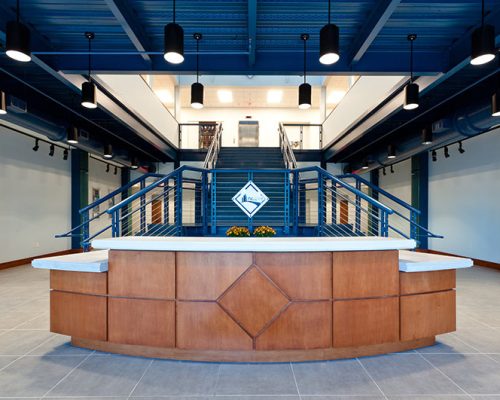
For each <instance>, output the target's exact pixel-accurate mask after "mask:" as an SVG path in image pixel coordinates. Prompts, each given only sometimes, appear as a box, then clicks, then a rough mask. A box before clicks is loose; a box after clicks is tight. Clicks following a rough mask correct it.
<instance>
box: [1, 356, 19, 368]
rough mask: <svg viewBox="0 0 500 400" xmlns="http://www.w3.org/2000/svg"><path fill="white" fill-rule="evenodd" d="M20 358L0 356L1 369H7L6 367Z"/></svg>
mask: <svg viewBox="0 0 500 400" xmlns="http://www.w3.org/2000/svg"><path fill="white" fill-rule="evenodd" d="M18 358H19V357H17V356H0V369H2V368H5V366H7V365H9V364H10V363H11V362H12V361H14V360H16V359H18Z"/></svg>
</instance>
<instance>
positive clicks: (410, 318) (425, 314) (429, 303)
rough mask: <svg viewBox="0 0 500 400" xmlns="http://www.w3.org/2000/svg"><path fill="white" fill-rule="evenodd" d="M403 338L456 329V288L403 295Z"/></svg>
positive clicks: (409, 338) (421, 336)
mask: <svg viewBox="0 0 500 400" xmlns="http://www.w3.org/2000/svg"><path fill="white" fill-rule="evenodd" d="M400 301H401V340H414V339H419V338H423V337H428V336H434V335H439V334H442V333H447V332H452V331H454V330H456V298H455V291H454V290H447V291H444V292H436V293H427V294H416V295H409V296H402V297H401V300H400Z"/></svg>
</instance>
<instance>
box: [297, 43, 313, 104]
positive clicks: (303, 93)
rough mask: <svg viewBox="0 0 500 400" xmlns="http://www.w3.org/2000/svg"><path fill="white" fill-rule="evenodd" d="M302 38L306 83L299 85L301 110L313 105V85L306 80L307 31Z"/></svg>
mask: <svg viewBox="0 0 500 400" xmlns="http://www.w3.org/2000/svg"><path fill="white" fill-rule="evenodd" d="M300 38H301V39H302V41H303V42H304V83H302V84H301V85H300V86H299V108H300V109H301V110H307V109H308V108H310V107H311V92H312V89H311V85H309V84H308V83H307V82H306V58H307V53H306V50H307V48H306V43H307V40H308V39H309V35H308V34H307V33H303V34H302V35H300Z"/></svg>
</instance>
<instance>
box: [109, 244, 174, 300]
mask: <svg viewBox="0 0 500 400" xmlns="http://www.w3.org/2000/svg"><path fill="white" fill-rule="evenodd" d="M108 288H109V294H110V295H111V296H117V297H136V298H148V299H174V298H175V253H174V252H167V251H124V250H111V251H110V252H109V265H108Z"/></svg>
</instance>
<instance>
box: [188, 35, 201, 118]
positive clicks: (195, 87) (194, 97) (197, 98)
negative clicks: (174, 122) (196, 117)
mask: <svg viewBox="0 0 500 400" xmlns="http://www.w3.org/2000/svg"><path fill="white" fill-rule="evenodd" d="M193 37H194V39H195V40H196V82H194V83H193V84H192V85H191V107H193V108H196V109H200V108H203V85H202V84H201V83H200V82H199V76H200V40H201V39H202V35H201V33H195V34H194V35H193Z"/></svg>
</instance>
